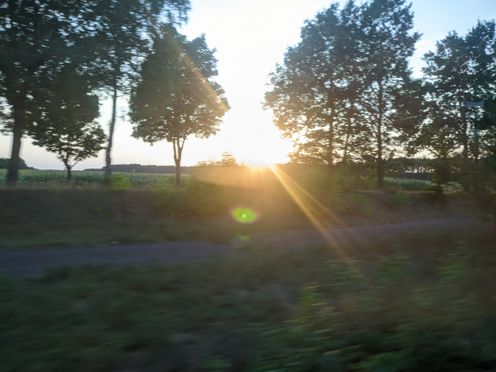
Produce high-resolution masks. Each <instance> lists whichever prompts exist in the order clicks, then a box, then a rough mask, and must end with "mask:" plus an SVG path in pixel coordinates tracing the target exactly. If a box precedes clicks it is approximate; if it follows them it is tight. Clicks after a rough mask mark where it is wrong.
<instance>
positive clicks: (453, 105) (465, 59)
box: [424, 21, 496, 190]
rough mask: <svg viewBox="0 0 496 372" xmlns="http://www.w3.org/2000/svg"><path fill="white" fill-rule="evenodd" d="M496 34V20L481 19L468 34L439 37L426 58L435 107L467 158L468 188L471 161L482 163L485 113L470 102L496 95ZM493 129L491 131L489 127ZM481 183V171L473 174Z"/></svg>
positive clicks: (428, 79)
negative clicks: (486, 20) (482, 126)
mask: <svg viewBox="0 0 496 372" xmlns="http://www.w3.org/2000/svg"><path fill="white" fill-rule="evenodd" d="M495 47H496V37H495V23H494V21H491V22H478V23H477V25H476V26H475V27H474V28H472V29H471V30H470V31H469V32H468V34H467V35H466V36H460V35H458V34H457V33H456V32H451V33H449V34H448V36H447V37H446V38H444V39H443V40H441V41H439V42H438V43H437V45H436V50H435V51H434V52H429V53H427V54H426V55H425V57H424V59H425V61H426V63H427V66H426V67H425V69H424V74H425V79H426V81H427V82H428V83H429V84H431V85H432V87H433V89H434V90H435V91H436V92H437V94H436V96H435V97H434V99H431V100H430V101H431V103H432V105H431V107H433V109H434V110H435V111H436V112H442V113H443V115H442V125H443V126H445V127H447V128H446V129H443V130H445V131H451V132H453V133H454V135H455V137H456V147H457V149H460V151H461V156H462V160H463V171H464V181H463V184H464V188H465V189H466V190H468V189H469V188H470V178H472V177H470V174H471V173H474V172H471V171H470V168H471V164H470V161H471V160H473V161H474V163H475V164H474V167H475V168H477V167H478V164H477V163H478V161H479V159H480V156H481V149H483V148H484V144H482V145H481V143H480V140H481V137H482V138H484V137H485V133H482V136H480V133H479V132H480V131H481V130H482V131H484V130H487V129H489V126H486V127H485V128H484V129H482V128H478V123H479V122H480V120H481V118H482V117H483V112H482V110H481V108H479V107H476V106H471V105H468V102H472V101H481V100H485V101H486V102H489V101H491V100H494V99H495V98H496V87H495V86H494V80H495V78H496V68H495V66H496V51H495ZM487 132H490V131H487ZM473 181H474V186H475V187H476V188H478V185H477V171H476V172H475V177H473Z"/></svg>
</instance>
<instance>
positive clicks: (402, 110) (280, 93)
mask: <svg viewBox="0 0 496 372" xmlns="http://www.w3.org/2000/svg"><path fill="white" fill-rule="evenodd" d="M412 27H413V13H412V11H411V6H410V5H409V4H408V3H407V2H406V1H405V0H371V1H368V2H364V3H363V4H361V5H358V4H357V3H356V2H354V1H348V2H347V3H346V4H345V5H344V6H343V7H341V8H340V7H339V5H338V4H332V5H331V6H330V7H329V8H328V9H327V10H325V11H322V12H320V13H319V14H317V15H316V17H315V18H314V19H312V20H309V21H308V22H307V23H306V24H305V26H304V27H303V28H302V31H301V41H300V43H299V44H298V45H296V46H294V47H290V48H288V50H287V52H286V55H285V59H284V62H283V63H282V64H281V65H278V66H276V69H275V72H274V73H272V74H271V84H272V86H271V90H270V91H269V92H267V94H266V100H265V105H266V107H268V108H270V109H272V111H273V115H274V120H275V123H276V124H277V126H278V127H279V128H280V129H281V131H282V132H283V134H284V135H285V136H286V137H288V138H290V139H292V141H293V142H294V144H295V152H294V154H293V158H294V160H296V161H298V162H302V163H320V164H327V165H329V166H330V167H332V166H333V165H335V164H336V163H339V162H345V163H347V162H349V161H350V160H354V161H355V162H357V161H358V162H367V164H368V165H369V166H372V163H373V164H374V165H375V168H376V172H377V186H378V188H382V187H383V186H384V177H385V176H386V162H387V161H388V160H390V159H392V158H394V157H395V156H396V157H398V155H399V156H403V155H405V154H408V155H409V156H412V155H414V154H416V153H420V152H422V151H424V150H428V151H429V152H430V154H431V156H434V157H435V160H436V161H435V162H434V163H433V165H434V169H435V173H436V181H437V183H438V190H441V186H442V185H443V184H445V183H447V182H449V181H453V179H452V173H453V172H452V165H451V163H452V160H453V158H454V157H456V156H457V155H460V156H461V157H462V159H463V164H462V165H463V166H462V174H463V178H464V181H463V185H464V187H465V189H466V190H469V189H473V190H474V191H479V189H480V185H479V183H480V177H481V173H482V172H483V171H482V169H481V166H480V161H479V160H480V158H481V156H486V157H491V156H492V157H494V156H495V154H494V152H493V150H494V149H493V147H492V144H493V143H494V135H495V133H496V131H495V129H494V128H496V119H495V118H496V116H495V114H494V112H496V111H495V109H494V108H495V107H496V106H495V105H494V100H495V98H496V90H495V88H494V84H493V83H492V82H493V81H494V63H495V60H496V51H495V49H494V45H495V43H496V34H495V23H494V21H480V22H479V23H478V24H477V25H476V26H475V27H474V28H473V29H471V30H470V31H469V33H468V34H467V35H466V36H459V35H457V34H456V33H451V34H450V35H448V36H447V37H446V38H445V39H443V40H442V41H440V42H439V43H438V45H437V50H436V51H435V52H429V53H427V54H426V55H425V57H424V59H425V60H426V62H427V67H426V68H425V69H424V76H423V77H422V79H420V80H415V79H413V78H412V76H411V70H410V68H409V66H408V60H409V58H410V57H411V56H412V55H413V53H414V50H415V43H416V41H418V39H419V37H420V35H419V34H418V33H414V32H412ZM469 160H471V161H469Z"/></svg>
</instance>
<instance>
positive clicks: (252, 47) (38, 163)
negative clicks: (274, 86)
mask: <svg viewBox="0 0 496 372" xmlns="http://www.w3.org/2000/svg"><path fill="white" fill-rule="evenodd" d="M332 2H333V1H330V0H192V11H191V13H190V15H189V21H188V23H187V24H186V25H185V26H184V27H183V28H182V32H183V33H185V34H186V35H187V36H188V37H190V38H193V37H195V36H198V35H200V34H202V33H205V34H206V37H207V42H208V44H209V46H210V47H211V48H215V49H216V50H217V53H216V57H217V59H218V69H219V77H218V82H219V83H220V84H221V85H222V86H223V87H224V89H225V90H226V95H227V98H228V100H229V104H230V105H231V110H230V111H229V112H228V113H227V114H226V115H225V116H224V120H223V123H222V124H221V127H220V131H219V133H218V134H217V135H216V136H213V137H211V138H209V139H194V138H191V139H189V140H188V141H187V142H186V145H185V148H184V155H183V158H184V165H194V164H196V163H197V162H198V161H200V160H211V159H216V158H219V156H220V155H221V154H222V152H225V151H228V152H231V153H233V154H234V155H235V156H236V158H237V159H238V160H240V161H243V162H248V163H252V164H256V163H258V162H261V159H267V160H268V161H270V162H284V161H285V160H286V159H287V153H288V152H289V151H290V149H291V146H290V144H289V143H287V142H286V141H285V140H283V139H282V138H281V137H280V134H279V133H278V130H277V128H276V127H275V126H274V125H273V124H272V120H271V114H270V112H267V111H264V110H263V108H262V101H263V97H264V93H265V91H266V90H267V87H266V84H267V83H268V80H269V79H268V74H269V73H270V72H271V71H272V70H273V69H274V67H275V64H276V63H277V62H281V61H282V58H283V54H284V51H285V50H286V48H287V47H288V46H289V45H294V44H296V43H297V42H298V40H299V33H300V29H301V27H302V25H303V23H304V21H305V20H306V19H309V18H313V16H314V15H315V14H316V13H317V12H318V11H319V10H323V9H325V8H327V7H328V6H329V5H330V4H331V3H332ZM412 3H413V11H414V12H415V19H414V22H415V30H416V31H418V32H420V33H422V38H421V40H420V41H419V43H418V44H417V52H416V54H415V56H414V58H413V59H412V67H413V69H414V71H415V73H416V75H417V76H418V74H419V73H420V69H421V67H422V61H421V56H422V55H423V54H424V53H425V52H426V51H428V50H432V49H433V48H434V46H435V42H436V41H437V40H439V39H442V38H443V37H444V36H446V34H447V33H448V32H449V31H451V30H456V31H457V32H459V33H461V34H465V33H466V32H467V31H468V29H469V28H470V27H472V26H473V25H475V23H476V22H477V20H478V19H482V20H488V19H495V18H496V0H413V1H412ZM125 112H126V102H125V100H124V99H121V100H120V113H121V115H120V118H119V121H118V123H117V127H116V133H115V140H114V150H113V163H114V164H119V163H141V164H157V165H165V164H172V163H173V160H172V148H171V145H170V144H168V143H166V142H159V143H156V144H155V145H154V146H150V145H148V144H146V143H144V142H142V141H141V140H139V139H134V138H132V137H131V132H132V127H131V124H130V123H129V122H128V119H127V118H126V115H125ZM101 113H102V117H101V119H100V120H101V123H102V124H103V126H104V128H106V126H107V123H108V119H109V104H108V102H103V104H102V107H101ZM10 141H11V139H10V137H8V136H0V157H9V154H10ZM21 157H22V158H23V159H24V160H26V162H27V163H28V165H30V166H33V167H35V168H41V169H62V168H63V166H62V163H61V162H60V161H59V160H57V158H56V157H55V155H53V154H50V153H48V152H46V151H45V150H43V149H41V148H39V147H35V146H33V145H31V144H30V141H29V139H25V140H24V141H23V148H22V151H21ZM103 165H104V158H103V152H102V153H101V154H100V156H99V157H98V158H93V159H88V160H86V161H84V162H81V163H80V164H79V165H78V166H77V167H76V168H77V169H84V168H100V167H102V166H103Z"/></svg>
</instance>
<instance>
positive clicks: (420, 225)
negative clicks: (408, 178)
mask: <svg viewBox="0 0 496 372" xmlns="http://www.w3.org/2000/svg"><path fill="white" fill-rule="evenodd" d="M479 225H481V221H480V220H477V219H475V218H462V217H459V218H442V219H427V220H421V221H410V222H403V223H397V224H387V225H368V226H356V227H349V228H336V229H330V230H325V231H324V232H320V233H319V232H317V231H296V232H283V233H274V234H263V235H258V236H255V237H253V238H252V239H251V240H250V244H269V245H270V246H272V247H274V248H281V249H301V248H305V247H308V246H311V245H317V244H338V243H343V242H345V241H348V242H349V241H353V240H355V241H366V240H367V239H370V238H372V237H387V236H388V235H391V234H398V233H405V232H407V233H416V234H422V233H424V232H427V231H429V230H432V229H440V228H442V229H448V230H457V229H460V228H464V229H466V228H469V227H472V226H473V227H475V226H479ZM237 246H238V244H236V243H233V244H220V243H208V242H194V241H191V242H166V243H158V244H131V245H120V244H112V245H102V246H93V247H57V248H47V247H40V248H29V249H16V250H1V251H0V273H1V274H5V275H8V276H15V277H40V276H43V274H44V273H45V271H46V270H47V269H50V268H57V267H67V266H80V265H115V266H129V265H139V264H147V263H160V264H175V263H180V262H190V261H200V260H205V259H208V258H212V257H218V256H222V255H226V254H230V253H234V252H236V251H237Z"/></svg>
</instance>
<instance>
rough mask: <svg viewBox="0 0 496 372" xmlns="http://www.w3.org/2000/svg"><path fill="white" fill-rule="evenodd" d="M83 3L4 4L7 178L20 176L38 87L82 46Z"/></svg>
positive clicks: (1, 65) (0, 25)
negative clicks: (9, 143)
mask: <svg viewBox="0 0 496 372" xmlns="http://www.w3.org/2000/svg"><path fill="white" fill-rule="evenodd" d="M80 3H81V1H80V0H67V1H56V0H43V1H41V0H9V1H4V2H3V3H2V4H1V6H0V80H1V81H0V94H2V98H3V99H4V100H5V101H6V103H7V105H8V108H7V110H4V112H3V113H4V115H6V116H7V120H5V118H4V120H3V125H4V130H7V131H9V132H11V133H12V136H13V141H12V149H11V156H10V159H11V160H10V165H9V169H8V173H7V182H8V183H14V182H16V181H17V175H18V169H19V154H20V150H21V141H22V137H23V135H25V134H26V133H27V131H28V130H29V129H30V127H31V126H32V125H33V122H34V118H33V115H32V112H33V110H34V109H35V108H36V104H35V102H34V91H35V90H36V89H37V88H38V87H39V84H40V80H42V79H43V76H44V75H46V74H50V73H51V72H52V71H55V70H57V69H59V68H60V66H61V65H64V64H66V63H67V62H68V61H70V60H71V57H72V56H73V55H74V53H75V51H76V50H77V46H78V43H77V41H78V38H79V36H80V35H81V34H82V29H81V28H79V27H78V21H77V20H78V18H77V13H78V11H79V5H80Z"/></svg>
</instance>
